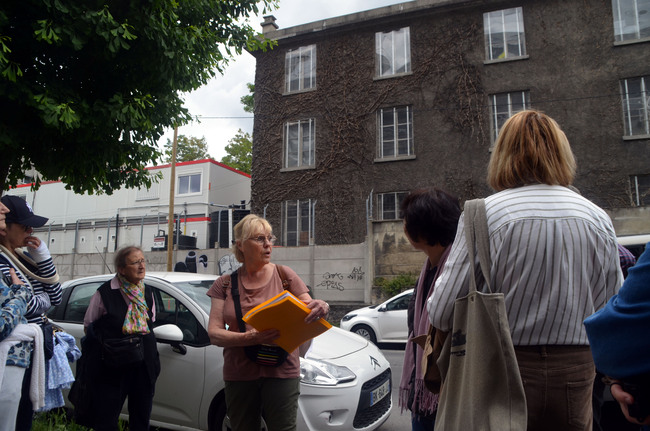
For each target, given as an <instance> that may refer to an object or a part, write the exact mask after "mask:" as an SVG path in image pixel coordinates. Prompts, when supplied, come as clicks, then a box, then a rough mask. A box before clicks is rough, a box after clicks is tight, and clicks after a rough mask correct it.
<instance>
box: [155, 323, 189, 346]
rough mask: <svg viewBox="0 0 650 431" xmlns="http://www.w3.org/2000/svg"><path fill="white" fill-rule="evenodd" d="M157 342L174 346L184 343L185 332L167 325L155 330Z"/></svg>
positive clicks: (174, 326)
mask: <svg viewBox="0 0 650 431" xmlns="http://www.w3.org/2000/svg"><path fill="white" fill-rule="evenodd" d="M153 333H154V335H155V336H156V341H158V342H159V343H165V344H173V343H180V342H181V341H183V331H181V328H179V327H178V326H176V325H172V324H167V325H160V326H156V327H155V328H153Z"/></svg>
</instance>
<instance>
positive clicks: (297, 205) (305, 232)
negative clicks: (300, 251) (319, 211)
mask: <svg viewBox="0 0 650 431" xmlns="http://www.w3.org/2000/svg"><path fill="white" fill-rule="evenodd" d="M282 211H283V215H282V225H283V228H284V229H283V230H282V231H283V241H282V242H283V243H284V245H285V246H287V247H298V246H306V245H314V237H315V236H314V232H315V211H316V200H315V199H297V200H290V201H285V202H284V204H283V205H282Z"/></svg>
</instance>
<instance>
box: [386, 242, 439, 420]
mask: <svg viewBox="0 0 650 431" xmlns="http://www.w3.org/2000/svg"><path fill="white" fill-rule="evenodd" d="M450 251H451V244H450V245H449V246H448V247H447V248H446V249H445V251H444V252H443V253H442V255H441V256H440V260H438V265H437V268H435V271H436V273H435V275H434V277H433V281H432V284H431V287H430V288H429V292H428V294H427V296H426V297H425V296H424V292H423V290H424V287H423V284H424V281H425V280H426V278H427V277H426V273H427V270H429V269H431V263H430V262H429V259H428V258H427V259H426V260H425V262H424V265H423V266H422V271H421V272H420V277H419V278H418V285H417V286H416V288H415V310H414V311H415V312H414V316H413V333H411V334H409V335H410V337H409V339H410V338H413V337H417V336H418V335H426V334H427V332H428V331H429V324H430V323H429V313H428V312H427V301H428V299H429V297H431V295H432V294H433V287H434V285H435V284H436V280H437V279H438V277H440V274H441V273H442V269H443V267H444V266H445V262H446V261H447V257H448V256H449V252H450ZM414 347H415V349H414ZM414 350H415V354H414ZM422 353H423V350H422V348H421V347H420V346H417V345H416V346H414V345H413V344H412V343H411V342H408V343H406V350H404V365H403V367H404V368H403V369H402V381H401V382H400V387H399V398H398V402H399V406H400V408H401V411H402V412H403V411H404V410H406V409H408V410H411V411H412V412H414V413H417V414H419V415H424V416H429V415H431V414H433V412H435V411H436V410H437V408H438V394H434V393H432V392H430V391H429V390H428V389H427V387H426V385H425V384H424V378H423V374H422ZM413 371H415V381H414V382H413V383H411V381H410V379H411V376H412V375H413ZM411 391H413V392H414V396H413V401H412V403H411V404H410V405H409V399H410V398H411V397H410V396H409V395H410V393H411Z"/></svg>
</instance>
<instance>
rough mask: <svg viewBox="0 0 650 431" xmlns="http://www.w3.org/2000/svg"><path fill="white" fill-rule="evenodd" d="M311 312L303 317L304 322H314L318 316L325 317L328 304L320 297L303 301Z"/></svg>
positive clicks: (328, 307) (327, 311)
mask: <svg viewBox="0 0 650 431" xmlns="http://www.w3.org/2000/svg"><path fill="white" fill-rule="evenodd" d="M303 302H304V303H305V305H307V308H309V309H310V310H311V313H309V315H308V316H307V317H306V318H305V323H308V324H309V323H311V322H315V321H317V320H318V319H320V318H323V319H324V318H325V317H327V315H328V314H329V312H330V306H329V305H328V304H327V302H325V301H323V300H321V299H308V300H306V301H303Z"/></svg>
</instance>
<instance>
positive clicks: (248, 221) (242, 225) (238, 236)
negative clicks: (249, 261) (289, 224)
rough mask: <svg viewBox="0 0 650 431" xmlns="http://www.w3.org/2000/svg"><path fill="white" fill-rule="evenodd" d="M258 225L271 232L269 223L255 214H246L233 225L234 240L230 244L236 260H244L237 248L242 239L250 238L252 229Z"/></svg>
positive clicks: (242, 254)
mask: <svg viewBox="0 0 650 431" xmlns="http://www.w3.org/2000/svg"><path fill="white" fill-rule="evenodd" d="M260 226H261V227H262V228H263V229H264V230H265V231H268V232H269V233H271V232H273V229H272V228H271V224H270V223H269V222H268V221H266V219H264V218H262V217H260V216H258V215H255V214H248V215H247V216H246V217H244V218H243V219H241V220H240V221H239V223H237V224H236V225H235V242H234V243H233V245H232V252H233V254H234V255H235V259H237V261H238V262H242V263H243V262H244V253H242V251H241V250H240V249H239V245H240V244H241V242H242V241H245V240H247V239H248V238H250V236H251V234H252V233H253V231H254V230H255V229H257V228H258V227H260Z"/></svg>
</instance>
